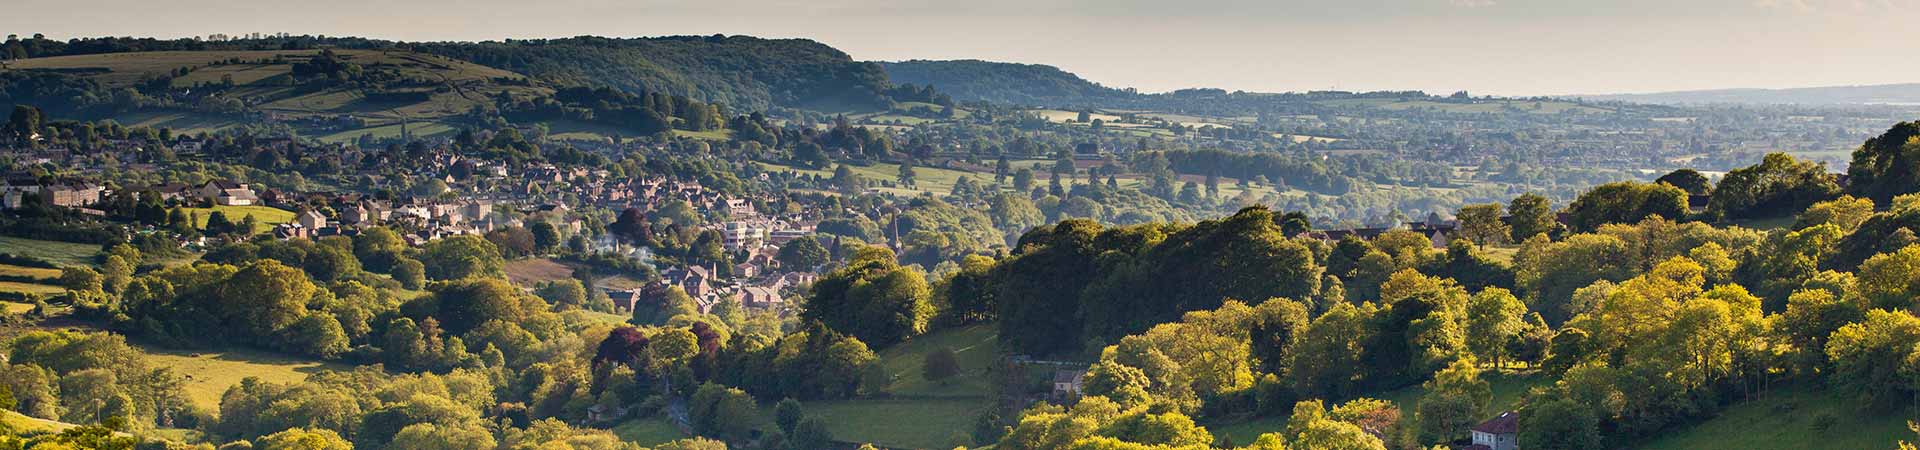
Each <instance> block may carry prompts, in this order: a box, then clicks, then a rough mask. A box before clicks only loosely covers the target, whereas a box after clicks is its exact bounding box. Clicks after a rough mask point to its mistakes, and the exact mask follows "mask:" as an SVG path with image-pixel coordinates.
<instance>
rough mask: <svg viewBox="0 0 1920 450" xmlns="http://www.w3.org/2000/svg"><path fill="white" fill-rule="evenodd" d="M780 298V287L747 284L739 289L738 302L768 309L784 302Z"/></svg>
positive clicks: (747, 305)
mask: <svg viewBox="0 0 1920 450" xmlns="http://www.w3.org/2000/svg"><path fill="white" fill-rule="evenodd" d="M785 302H786V300H785V299H782V298H780V289H778V288H774V287H768V286H747V287H746V288H745V289H741V290H740V304H741V305H742V306H746V307H748V308H759V309H768V308H775V307H778V306H780V305H782V304H785Z"/></svg>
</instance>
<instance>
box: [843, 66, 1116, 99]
mask: <svg viewBox="0 0 1920 450" xmlns="http://www.w3.org/2000/svg"><path fill="white" fill-rule="evenodd" d="M880 66H881V67H884V68H886V70H887V76H888V77H890V78H891V79H892V80H893V82H895V83H905V84H918V85H933V87H934V89H937V90H939V91H940V92H943V93H946V94H948V95H952V96H953V99H954V100H958V101H963V102H970V101H986V102H994V103H1009V104H1015V105H1028V106H1058V107H1091V106H1100V105H1104V104H1106V103H1107V102H1111V101H1113V100H1118V99H1128V98H1132V97H1135V96H1136V94H1135V93H1133V92H1132V91H1131V90H1120V89H1114V88H1110V87H1106V86H1101V85H1100V84H1099V83H1094V82H1091V81H1087V80H1086V79H1084V78H1080V76H1079V75H1074V74H1073V73H1071V72H1067V71H1064V70H1060V68H1058V67H1053V66H1048V65H1040V64H1018V63H1003V62H991V61H981V60H973V59H968V60H953V61H928V60H912V61H900V62H883V63H880Z"/></svg>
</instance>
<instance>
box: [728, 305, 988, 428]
mask: <svg viewBox="0 0 1920 450" xmlns="http://www.w3.org/2000/svg"><path fill="white" fill-rule="evenodd" d="M995 333H996V332H995V326H994V325H993V324H980V325H973V326H968V327H963V328H959V329H953V330H943V331H939V332H935V333H932V334H929V335H926V336H921V337H919V338H915V339H914V340H912V341H909V342H907V343H904V344H900V345H897V346H894V347H892V348H888V349H886V350H884V351H882V352H880V358H881V364H883V365H885V367H886V368H887V372H888V373H891V374H893V375H894V382H893V386H892V389H891V390H890V391H891V392H892V393H893V395H895V398H891V399H856V400H843V401H822V402H808V403H806V404H805V409H806V411H807V413H808V414H813V415H817V416H819V417H821V418H822V419H824V420H826V422H827V428H828V429H830V430H832V431H833V436H834V438H835V439H837V440H841V441H847V442H871V443H874V444H876V445H882V446H887V447H895V448H952V447H953V446H954V442H952V437H953V436H954V434H955V433H961V434H965V433H966V432H967V430H970V429H972V428H971V427H972V426H973V420H974V417H975V416H978V415H979V413H980V411H983V410H985V409H987V408H988V407H991V406H992V400H991V397H990V396H989V391H988V389H989V388H988V381H987V379H986V378H987V375H986V368H987V366H988V365H990V364H992V363H993V360H994V358H997V357H998V355H999V347H998V346H997V345H996V342H997V341H996V337H997V336H996V334H995ZM942 347H951V348H953V349H954V351H955V353H956V354H957V355H958V356H959V360H960V367H961V368H962V369H963V370H962V375H960V376H958V377H956V378H954V379H952V380H948V381H947V382H946V383H936V382H929V381H926V380H925V379H923V378H921V377H920V368H921V364H922V361H924V360H925V358H926V354H927V353H928V352H932V351H934V350H935V349H938V348H942ZM761 412H762V413H765V414H766V415H767V417H768V422H769V423H771V421H772V419H771V418H772V414H773V408H772V407H771V405H769V406H766V407H762V408H761Z"/></svg>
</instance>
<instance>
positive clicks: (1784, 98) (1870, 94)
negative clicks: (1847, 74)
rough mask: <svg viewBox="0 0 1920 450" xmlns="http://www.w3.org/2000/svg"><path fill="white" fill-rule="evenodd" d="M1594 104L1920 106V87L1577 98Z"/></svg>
mask: <svg viewBox="0 0 1920 450" xmlns="http://www.w3.org/2000/svg"><path fill="white" fill-rule="evenodd" d="M1573 97H1579V98H1586V99H1591V100H1609V101H1626V102H1636V103H1661V104H1706V103H1750V104H1805V105H1865V104H1912V105H1920V83H1906V84H1882V85H1873V86H1828V87H1810V88H1793V89H1713V90H1704V91H1674V92H1658V93H1648V94H1612V95H1577V96H1573Z"/></svg>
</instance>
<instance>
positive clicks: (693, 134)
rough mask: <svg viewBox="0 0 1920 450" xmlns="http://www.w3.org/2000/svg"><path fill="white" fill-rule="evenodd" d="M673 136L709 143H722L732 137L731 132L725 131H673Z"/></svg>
mask: <svg viewBox="0 0 1920 450" xmlns="http://www.w3.org/2000/svg"><path fill="white" fill-rule="evenodd" d="M673 135H674V136H679V137H687V138H694V139H705V140H709V141H724V140H727V139H730V138H731V137H732V136H733V132H732V131H727V130H707V131H687V130H673Z"/></svg>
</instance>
